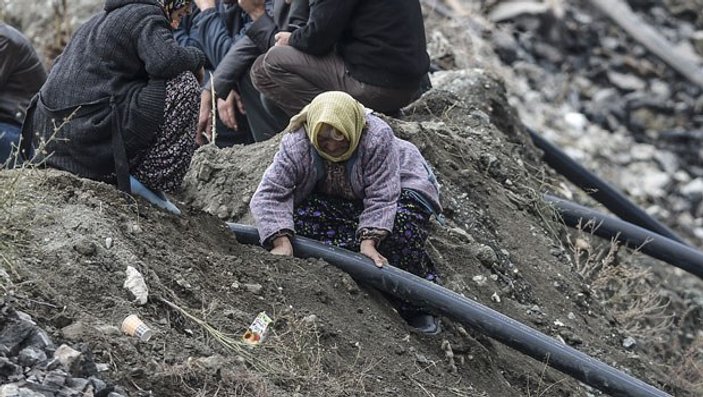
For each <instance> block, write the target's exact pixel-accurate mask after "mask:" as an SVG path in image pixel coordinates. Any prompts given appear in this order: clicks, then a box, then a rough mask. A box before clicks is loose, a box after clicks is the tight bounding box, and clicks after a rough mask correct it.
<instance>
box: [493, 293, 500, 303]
mask: <svg viewBox="0 0 703 397" xmlns="http://www.w3.org/2000/svg"><path fill="white" fill-rule="evenodd" d="M491 300H492V301H493V302H496V303H500V295H498V293H497V292H494V293H493V295H491Z"/></svg>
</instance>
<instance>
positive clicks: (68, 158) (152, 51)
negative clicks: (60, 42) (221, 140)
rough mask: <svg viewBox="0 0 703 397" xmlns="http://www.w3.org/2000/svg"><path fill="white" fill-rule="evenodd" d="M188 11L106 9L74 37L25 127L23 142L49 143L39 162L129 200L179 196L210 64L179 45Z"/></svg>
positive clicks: (149, 1)
mask: <svg viewBox="0 0 703 397" xmlns="http://www.w3.org/2000/svg"><path fill="white" fill-rule="evenodd" d="M189 5H190V0H107V1H106V3H105V9H104V11H102V12H100V13H99V14H97V15H94V16H93V17H92V18H90V19H89V20H88V21H87V22H86V23H85V24H83V25H82V26H80V27H79V28H78V29H77V30H76V32H75V34H74V36H73V38H72V39H71V41H70V42H69V43H68V45H67V46H66V48H65V49H64V51H63V53H62V54H61V55H60V56H59V57H58V58H57V61H56V63H55V64H54V66H53V68H52V70H51V72H50V74H49V77H48V79H47V81H46V83H45V84H44V86H43V87H42V88H41V90H40V91H39V94H37V95H36V96H35V97H34V100H33V104H32V106H30V110H29V111H28V115H27V119H26V120H25V123H24V125H23V135H24V136H31V135H32V134H34V133H37V134H38V135H39V136H40V137H41V139H44V140H45V141H46V154H45V155H43V156H41V158H40V159H39V160H40V161H42V160H43V161H45V163H46V164H47V165H48V166H51V167H54V168H58V169H62V170H65V171H69V172H71V173H74V174H76V175H78V176H81V177H86V178H90V179H95V180H98V181H104V182H108V183H117V185H118V186H119V187H120V189H121V190H124V191H127V192H130V191H131V190H133V188H134V186H142V187H143V185H145V186H146V188H148V189H150V190H153V191H155V192H156V193H157V194H158V193H160V192H161V191H166V192H170V191H174V190H176V189H177V188H178V187H179V186H180V184H181V182H182V180H183V177H184V176H185V172H186V170H187V168H188V166H189V165H190V160H191V157H192V155H193V152H194V151H195V148H196V145H195V142H194V139H193V138H194V134H195V127H196V123H197V109H198V98H199V96H200V85H199V82H198V78H197V77H196V75H197V76H199V77H200V79H202V68H203V65H204V63H205V56H204V55H203V53H202V51H200V50H198V49H196V48H193V47H181V46H179V45H178V43H176V41H175V40H174V38H173V31H172V29H173V28H174V27H175V26H177V25H178V23H179V21H180V19H181V17H182V16H183V15H185V14H186V13H187V12H188V6H189ZM56 126H59V128H57V127H56ZM130 177H131V178H130Z"/></svg>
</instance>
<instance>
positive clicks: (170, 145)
mask: <svg viewBox="0 0 703 397" xmlns="http://www.w3.org/2000/svg"><path fill="white" fill-rule="evenodd" d="M199 104H200V85H199V84H198V81H197V80H196V79H195V76H194V75H193V73H191V72H184V73H181V74H179V75H178V76H176V77H174V78H173V79H171V80H168V81H167V82H166V106H165V109H164V121H163V123H162V124H161V126H160V127H159V130H158V131H157V133H156V142H154V144H153V145H152V146H151V147H150V148H149V149H148V150H147V151H146V153H145V154H144V156H143V157H142V159H141V160H140V161H139V163H138V164H137V165H136V166H134V167H133V168H132V169H131V170H130V171H131V173H132V175H133V176H134V177H135V178H137V179H138V180H139V181H140V182H142V183H143V184H144V185H146V186H147V187H149V188H150V189H153V190H156V191H164V192H173V191H175V190H177V189H178V188H179V187H180V186H181V183H182V182H183V177H184V176H185V174H186V171H188V167H189V166H190V160H191V159H192V157H193V153H194V152H195V149H196V148H197V145H196V144H195V128H196V126H197V123H198V112H199Z"/></svg>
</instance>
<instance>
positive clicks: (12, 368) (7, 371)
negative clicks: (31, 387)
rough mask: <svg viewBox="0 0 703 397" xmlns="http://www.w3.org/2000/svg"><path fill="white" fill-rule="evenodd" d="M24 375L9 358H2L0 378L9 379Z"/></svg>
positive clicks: (0, 358) (0, 360)
mask: <svg viewBox="0 0 703 397" xmlns="http://www.w3.org/2000/svg"><path fill="white" fill-rule="evenodd" d="M20 374H22V368H21V367H20V366H18V365H16V364H15V363H13V362H12V361H10V359H9V358H7V357H0V378H5V379H7V378H9V377H11V376H16V375H20Z"/></svg>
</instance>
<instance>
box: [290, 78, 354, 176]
mask: <svg viewBox="0 0 703 397" xmlns="http://www.w3.org/2000/svg"><path fill="white" fill-rule="evenodd" d="M324 124H327V125H330V126H332V127H334V128H335V129H336V130H337V131H339V132H340V133H342V135H344V137H345V138H346V139H347V140H348V141H349V149H348V150H347V151H346V152H345V153H343V154H342V155H340V156H332V155H330V154H327V153H325V152H324V151H323V150H322V149H320V145H319V143H318V141H317V136H318V135H319V133H320V131H321V130H322V126H323V125H324ZM365 125H366V114H365V112H364V106H363V105H362V104H361V103H359V102H358V101H357V100H356V99H354V98H352V97H351V95H349V94H347V93H346V92H341V91H327V92H324V93H322V94H320V95H318V96H316V97H315V99H313V100H312V102H310V104H309V105H307V106H305V107H304V108H303V110H301V111H300V113H298V114H297V115H295V116H293V117H292V118H291V120H290V124H288V127H287V128H286V131H290V132H293V131H294V130H297V129H298V128H300V127H301V126H302V127H305V131H306V132H307V134H308V138H310V142H311V143H312V145H313V146H314V147H315V149H317V152H318V153H319V154H320V156H322V157H323V158H325V159H327V160H329V161H332V162H335V163H336V162H340V161H346V160H348V159H349V158H350V157H351V156H352V154H354V151H356V148H357V146H358V145H359V141H360V140H361V131H362V130H363V129H364V126H365Z"/></svg>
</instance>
